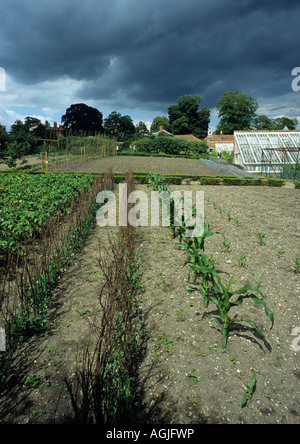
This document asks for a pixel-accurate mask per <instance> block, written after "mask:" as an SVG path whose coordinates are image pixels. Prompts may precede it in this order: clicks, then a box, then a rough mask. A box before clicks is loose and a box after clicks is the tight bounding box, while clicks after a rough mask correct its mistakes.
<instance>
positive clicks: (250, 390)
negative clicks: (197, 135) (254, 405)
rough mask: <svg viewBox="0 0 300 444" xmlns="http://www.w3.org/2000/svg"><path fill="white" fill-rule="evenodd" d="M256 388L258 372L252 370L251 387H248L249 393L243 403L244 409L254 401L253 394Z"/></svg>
mask: <svg viewBox="0 0 300 444" xmlns="http://www.w3.org/2000/svg"><path fill="white" fill-rule="evenodd" d="M255 388H256V371H255V370H252V379H251V383H250V385H248V386H247V393H245V395H244V397H243V400H242V402H241V406H242V407H246V405H247V403H248V402H251V401H252V397H253V393H254V391H255Z"/></svg>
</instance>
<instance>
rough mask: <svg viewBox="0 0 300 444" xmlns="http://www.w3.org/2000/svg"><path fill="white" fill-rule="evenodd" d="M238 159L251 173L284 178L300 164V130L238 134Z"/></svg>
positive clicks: (235, 156) (241, 132)
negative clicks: (289, 170) (283, 175)
mask: <svg viewBox="0 0 300 444" xmlns="http://www.w3.org/2000/svg"><path fill="white" fill-rule="evenodd" d="M234 159H235V160H234V162H235V164H238V165H241V166H242V167H243V168H244V169H245V171H248V172H249V173H259V174H264V175H278V174H279V175H280V174H282V172H283V171H284V169H285V168H291V166H294V167H296V164H298V163H299V162H300V131H288V130H287V131H285V130H282V131H235V132H234Z"/></svg>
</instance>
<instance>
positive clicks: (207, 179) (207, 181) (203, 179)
mask: <svg viewBox="0 0 300 444" xmlns="http://www.w3.org/2000/svg"><path fill="white" fill-rule="evenodd" d="M20 173H21V174H45V173H42V172H40V171H16V170H10V171H9V170H5V171H1V172H0V174H20ZM48 174H51V173H48ZM56 174H66V173H65V172H62V171H61V172H59V173H56ZM68 174H70V172H68ZM74 174H81V175H82V174H92V175H93V176H101V175H102V174H103V173H102V172H99V173H91V172H84V171H83V172H78V171H77V172H74ZM125 174H126V173H114V178H115V182H116V183H121V182H123V181H125ZM148 175H149V172H141V173H134V174H133V177H134V180H135V181H136V182H137V183H140V184H146V183H148V182H147V177H148ZM164 179H165V181H166V183H168V184H173V185H181V184H182V181H186V183H187V184H189V183H190V182H199V183H200V185H231V186H234V185H236V186H269V187H283V186H284V185H285V180H282V179H274V178H264V179H261V178H254V177H248V176H245V177H243V178H240V177H234V176H232V177H231V176H203V175H188V174H167V175H164ZM295 188H298V189H300V181H297V182H296V185H295Z"/></svg>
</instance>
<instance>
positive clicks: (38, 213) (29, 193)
mask: <svg viewBox="0 0 300 444" xmlns="http://www.w3.org/2000/svg"><path fill="white" fill-rule="evenodd" d="M92 181H93V176H92V175H80V174H69V173H68V174H57V173H52V174H46V175H40V174H39V175H31V174H13V175H1V176H0V254H1V252H3V251H5V250H6V249H11V250H16V249H17V247H18V243H19V242H20V241H22V240H24V239H26V238H28V237H30V236H32V235H33V233H34V232H38V231H39V229H40V228H41V227H43V226H45V224H46V223H47V220H48V218H49V216H51V215H53V214H56V213H57V212H60V213H61V214H64V213H65V212H66V210H67V208H68V202H70V201H71V199H72V198H75V197H76V196H77V195H78V194H79V192H80V191H81V190H83V189H85V188H88V187H89V186H90V185H91V183H92Z"/></svg>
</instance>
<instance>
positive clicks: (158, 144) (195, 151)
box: [135, 136, 208, 157]
mask: <svg viewBox="0 0 300 444" xmlns="http://www.w3.org/2000/svg"><path fill="white" fill-rule="evenodd" d="M135 146H136V149H137V152H143V153H153V154H158V153H163V154H173V155H174V154H175V155H180V154H184V155H190V156H192V157H194V156H199V155H200V154H206V153H207V151H208V145H207V143H206V141H203V140H201V141H199V142H195V141H190V140H185V139H180V138H178V137H169V136H158V137H154V138H148V139H140V140H138V141H136V142H135Z"/></svg>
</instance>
